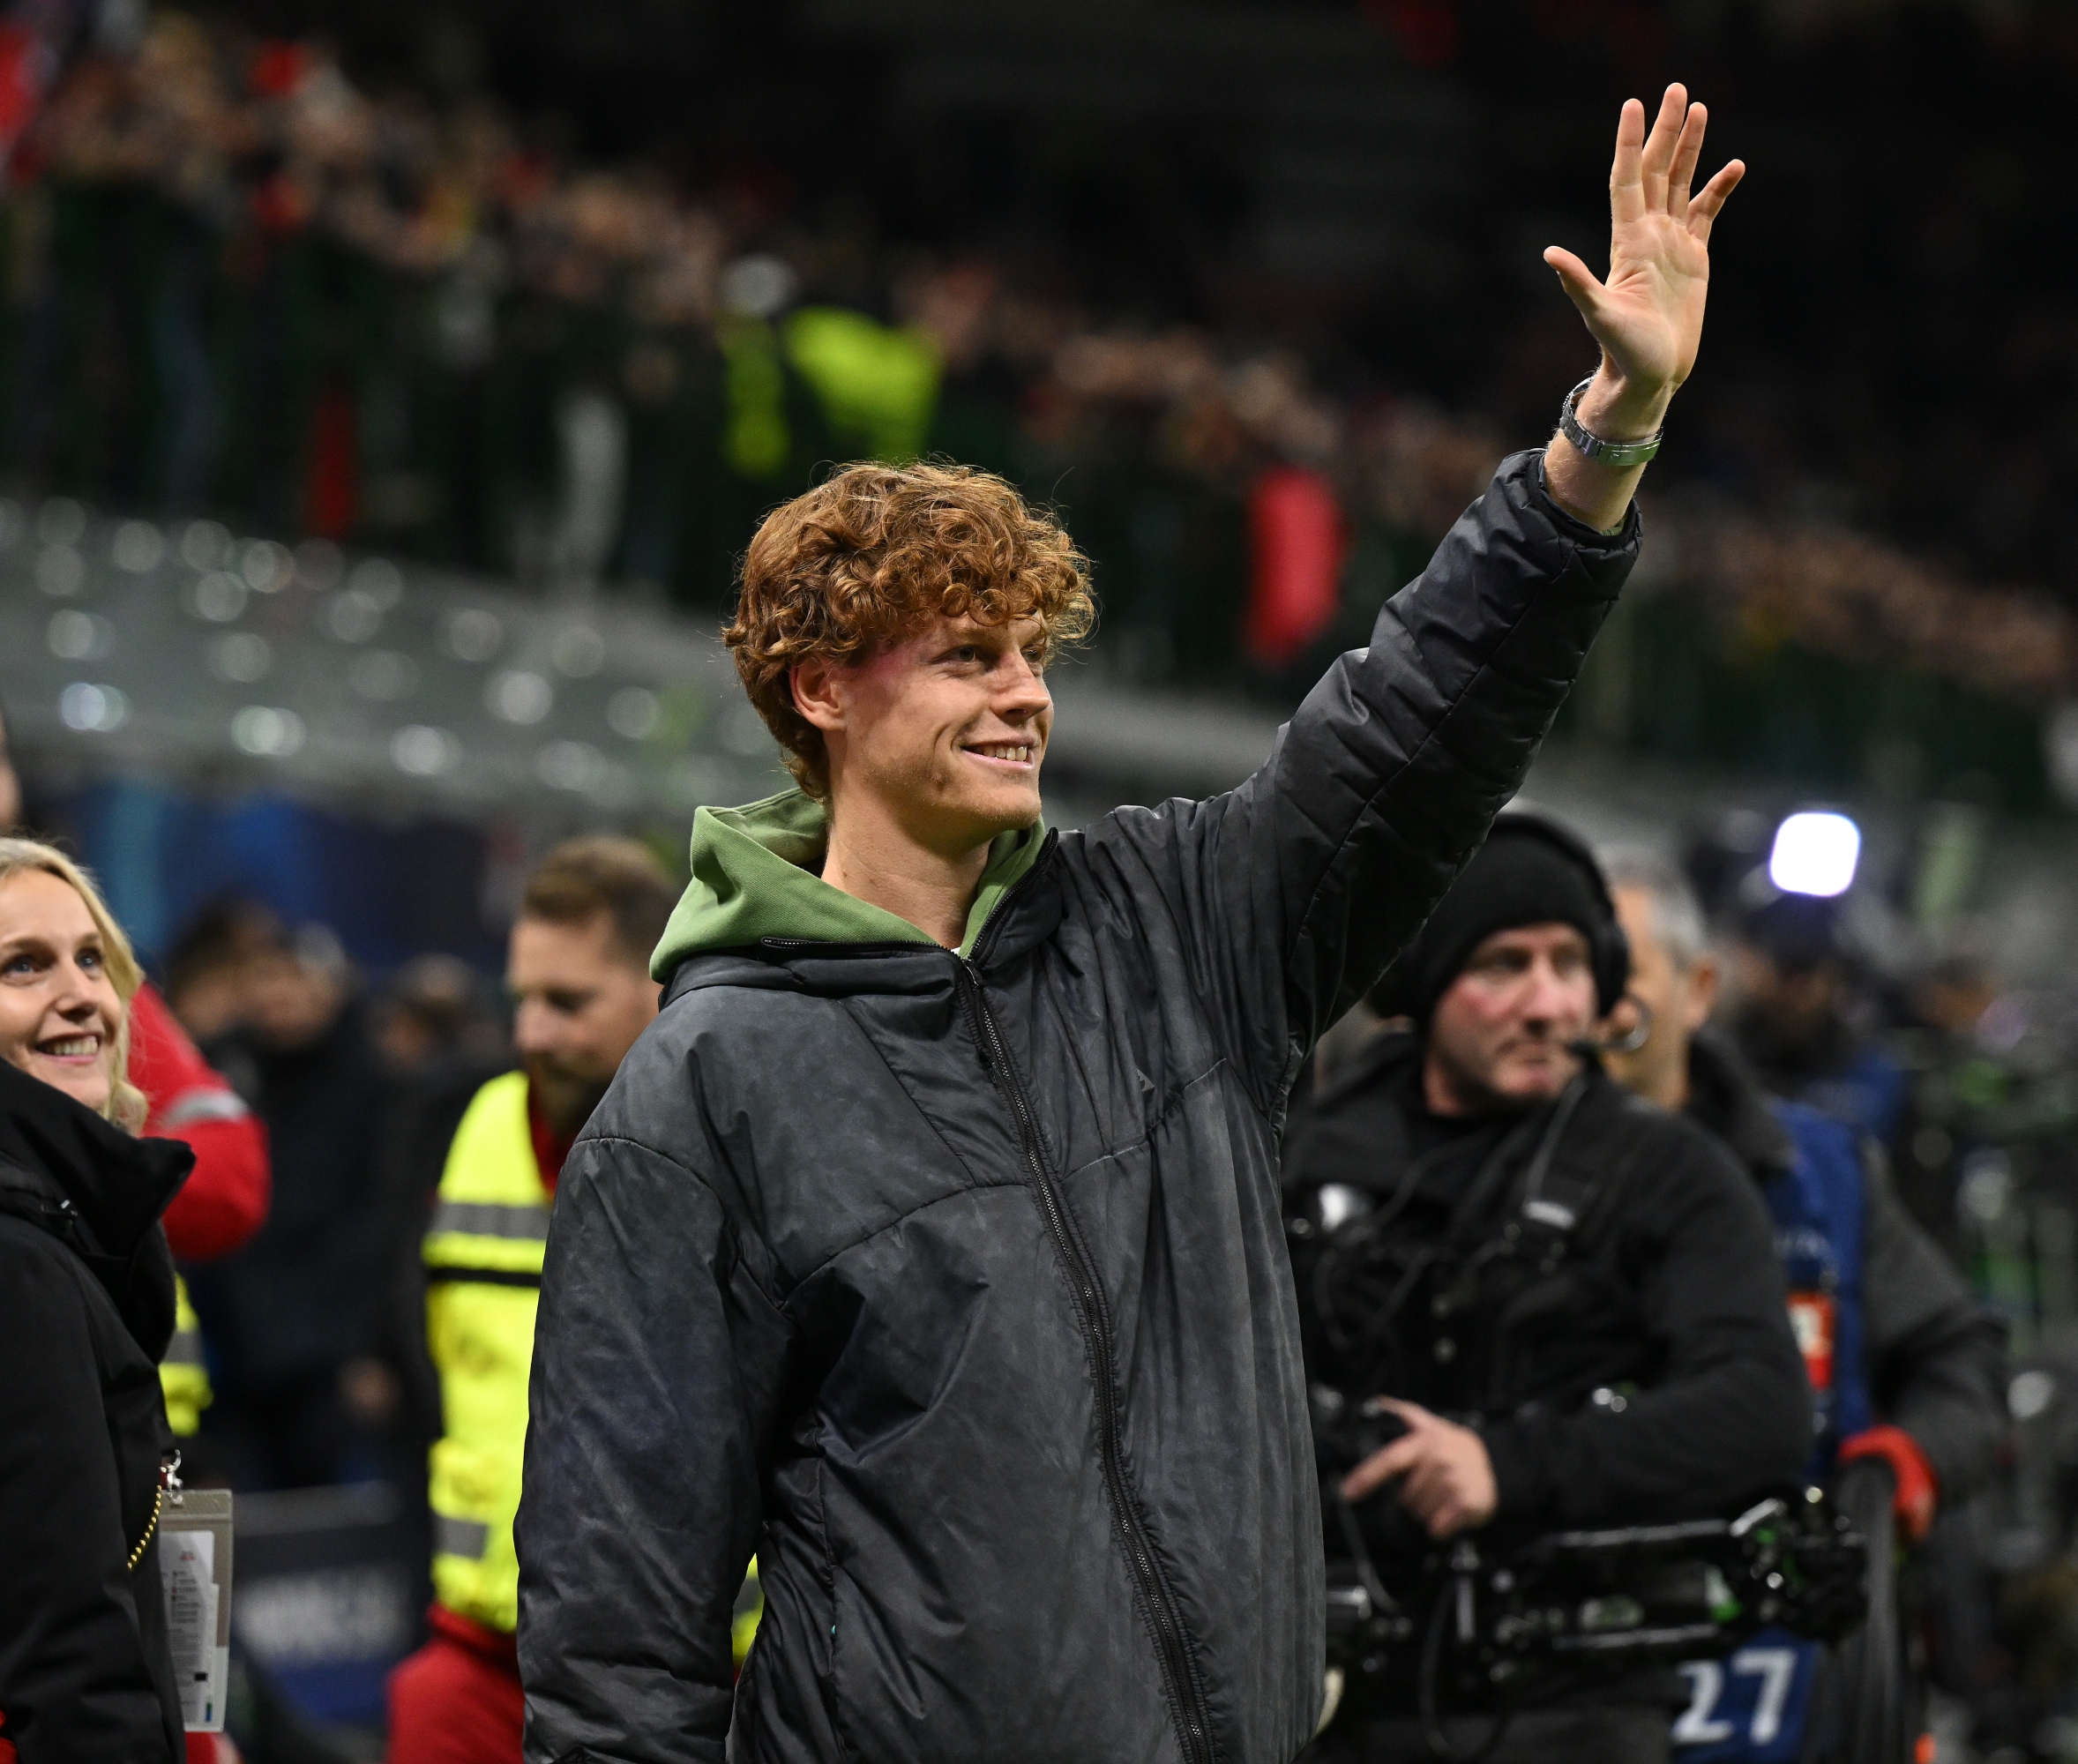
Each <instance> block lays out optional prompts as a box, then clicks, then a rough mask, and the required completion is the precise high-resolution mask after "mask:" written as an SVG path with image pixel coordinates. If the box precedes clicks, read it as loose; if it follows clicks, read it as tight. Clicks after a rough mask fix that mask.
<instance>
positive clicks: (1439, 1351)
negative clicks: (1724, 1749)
mask: <svg viewBox="0 0 2078 1764" xmlns="http://www.w3.org/2000/svg"><path fill="white" fill-rule="evenodd" d="M1627 970H1628V957H1627V953H1626V948H1625V944H1624V938H1623V933H1622V931H1621V930H1620V929H1619V927H1618V923H1617V920H1616V916H1615V913H1614V911H1613V909H1612V908H1611V901H1610V895H1609V890H1608V887H1607V885H1606V884H1605V882H1604V881H1603V877H1602V873H1601V871H1600V870H1599V869H1598V868H1597V867H1596V863H1595V860H1594V858H1593V856H1591V854H1590V853H1589V852H1588V849H1587V848H1586V847H1585V846H1583V845H1582V844H1581V843H1580V841H1577V840H1576V839H1575V838H1573V835H1572V834H1571V833H1567V832H1566V830H1565V829H1564V828H1562V827H1559V826H1557V825H1555V824H1554V823H1552V822H1550V821H1547V820H1544V819H1542V818H1538V817H1535V816H1530V815H1525V814H1507V815H1504V816H1502V817H1501V818H1499V820H1497V821H1496V822H1495V824H1494V827H1493V831H1492V833H1491V835H1490V837H1489V838H1488V840H1487V842H1486V844H1485V846H1484V848H1482V849H1481V850H1480V851H1479V853H1478V854H1477V855H1476V856H1475V857H1474V858H1473V859H1472V861H1471V862H1470V863H1469V864H1468V865H1467V866H1466V868H1465V870H1464V871H1463V872H1462V874H1461V876H1460V877H1459V878H1458V880H1457V881H1456V883H1455V884H1454V886H1452V888H1451V890H1450V892H1449V893H1447V894H1446V895H1445V896H1444V899H1443V901H1442V903H1441V905H1439V907H1438V908H1437V909H1436V911H1435V913H1434V915H1433V916H1431V919H1430V920H1429V923H1428V924H1427V925H1426V926H1425V927H1424V930H1423V931H1422V933H1421V935H1420V936H1419V937H1418V938H1416V940H1415V942H1414V943H1413V944H1412V945H1411V946H1409V949H1408V950H1407V952H1406V953H1405V954H1404V955H1402V958H1401V959H1400V960H1399V962H1398V963H1397V964H1396V965H1395V966H1394V968H1393V969H1392V970H1391V972H1389V973H1388V974H1387V976H1386V978H1385V980H1384V981H1383V982H1382V983H1381V984H1380V986H1379V992H1378V995H1377V996H1376V997H1375V998H1374V999H1373V1003H1374V1005H1376V1006H1377V1008H1378V1009H1379V1012H1380V1013H1382V1014H1383V1015H1384V1016H1386V1017H1387V1019H1388V1022H1387V1026H1386V1028H1383V1029H1382V1030H1380V1031H1379V1033H1378V1034H1377V1035H1374V1036H1373V1037H1372V1038H1371V1039H1370V1040H1369V1041H1368V1042H1367V1043H1364V1045H1363V1046H1362V1047H1361V1048H1360V1049H1359V1050H1357V1052H1356V1053H1355V1054H1354V1055H1353V1056H1351V1057H1349V1058H1345V1060H1344V1061H1343V1062H1342V1065H1341V1067H1340V1068H1339V1069H1338V1070H1337V1071H1335V1072H1334V1073H1333V1074H1332V1075H1330V1076H1329V1077H1328V1078H1327V1080H1326V1081H1325V1082H1324V1083H1323V1084H1322V1085H1321V1087H1320V1088H1319V1089H1318V1090H1317V1091H1316V1093H1315V1094H1314V1095H1313V1096H1312V1099H1311V1101H1310V1103H1308V1104H1307V1106H1306V1107H1305V1108H1304V1110H1303V1112H1302V1113H1301V1114H1300V1115H1299V1117H1298V1118H1297V1120H1296V1121H1295V1123H1294V1125H1293V1129H1292V1132H1291V1135H1290V1138H1289V1141H1288V1144H1287V1147H1286V1152H1285V1165H1284V1167H1285V1218H1286V1230H1287V1233H1288V1235H1289V1240H1290V1243H1291V1247H1292V1255H1293V1263H1294V1271H1295V1274H1296V1275H1297V1286H1298V1293H1299V1308H1300V1320H1301V1328H1302V1331H1303V1335H1304V1348H1305V1354H1306V1361H1307V1372H1308V1375H1309V1380H1310V1382H1311V1384H1312V1387H1313V1391H1314V1406H1315V1416H1316V1424H1317V1426H1318V1429H1319V1435H1320V1444H1321V1446H1322V1448H1323V1449H1322V1461H1323V1463H1324V1464H1326V1465H1327V1466H1328V1467H1329V1468H1328V1469H1327V1479H1326V1481H1325V1482H1324V1484H1323V1486H1322V1491H1321V1492H1322V1497H1323V1500H1324V1503H1325V1504H1326V1506H1327V1508H1328V1513H1327V1536H1328V1539H1329V1544H1330V1552H1331V1556H1333V1557H1341V1556H1342V1555H1344V1554H1345V1553H1354V1552H1353V1551H1349V1550H1348V1549H1347V1547H1346V1540H1348V1539H1349V1537H1350V1536H1351V1535H1352V1534H1354V1535H1355V1536H1357V1537H1360V1538H1361V1539H1362V1540H1363V1542H1364V1549H1365V1551H1366V1553H1368V1555H1369V1556H1370V1558H1371V1561H1372V1567H1373V1568H1374V1569H1375V1570H1376V1572H1377V1573H1378V1574H1379V1577H1380V1578H1381V1579H1382V1580H1383V1581H1384V1582H1385V1586H1386V1589H1387V1591H1388V1592H1390V1593H1392V1594H1393V1595H1394V1596H1395V1597H1396V1598H1399V1599H1400V1600H1401V1601H1402V1603H1409V1604H1410V1605H1412V1606H1413V1608H1415V1609H1417V1610H1425V1609H1427V1608H1428V1604H1429V1603H1432V1602H1433V1598H1434V1596H1435V1595H1434V1592H1433V1590H1432V1589H1426V1588H1429V1586H1430V1581H1429V1576H1430V1575H1431V1572H1432V1570H1433V1567H1434V1565H1435V1563H1436V1562H1437V1561H1438V1560H1439V1558H1440V1555H1441V1551H1439V1544H1441V1543H1442V1542H1443V1541H1444V1540H1447V1539H1450V1538H1454V1537H1455V1536H1459V1535H1460V1534H1461V1533H1466V1532H1476V1533H1478V1534H1479V1541H1480V1543H1481V1544H1482V1546H1483V1549H1484V1551H1485V1553H1486V1555H1487V1558H1488V1559H1489V1560H1491V1559H1493V1558H1496V1557H1497V1556H1498V1557H1505V1556H1506V1554H1507V1552H1508V1551H1510V1550H1511V1549H1512V1548H1514V1547H1515V1546H1516V1545H1518V1544H1521V1543H1524V1542H1527V1541H1528V1540H1529V1539H1530V1538H1533V1537H1536V1536H1538V1535H1540V1534H1542V1533H1545V1532H1550V1531H1556V1530H1561V1529H1572V1528H1578V1527H1592V1526H1600V1525H1609V1524H1615V1523H1633V1522H1649V1521H1678V1520H1684V1519H1697V1518H1703V1517H1708V1516H1711V1515H1715V1514H1728V1513H1731V1512H1735V1511H1737V1510H1738V1509H1739V1508H1740V1507H1741V1506H1743V1505H1744V1504H1745V1503H1746V1502H1747V1501H1748V1500H1749V1499H1752V1498H1753V1497H1755V1496H1757V1495H1760V1494H1762V1493H1765V1492H1768V1491H1772V1490H1773V1489H1775V1488H1776V1487H1779V1486H1781V1485H1782V1484H1785V1483H1788V1482H1790V1480H1791V1479H1793V1478H1794V1477H1795V1476H1796V1475H1797V1472H1798V1466H1799V1465H1800V1463H1801V1462H1802V1461H1803V1459H1804V1456H1805V1453H1806V1451H1807V1450H1808V1448H1809V1445H1810V1439H1811V1396H1810V1393H1809V1391H1808V1389H1807V1388H1806V1387H1805V1377H1804V1367H1803V1364H1802V1362H1801V1360H1800V1359H1799V1357H1798V1350H1797V1346H1796V1342H1795V1341H1794V1339H1793V1338H1792V1336H1791V1334H1790V1327H1789V1324H1788V1320H1787V1316H1786V1312H1785V1311H1784V1300H1783V1276H1782V1273H1781V1269H1780V1267H1779V1265H1778V1264H1777V1262H1776V1260H1775V1251H1774V1245H1773V1240H1772V1238H1771V1236H1770V1233H1769V1227H1768V1215H1767V1213H1766V1211H1765V1209H1764V1208H1763V1207H1762V1206H1761V1205H1760V1200H1759V1198H1758V1196H1757V1195H1756V1194H1755V1192H1754V1191H1753V1184H1752V1183H1751V1181H1749V1180H1747V1179H1746V1178H1745V1176H1744V1175H1743V1173H1742V1172H1741V1171H1740V1170H1739V1169H1738V1165H1737V1164H1736V1163H1735V1162H1733V1161H1732V1160H1731V1158H1730V1156H1729V1155H1727V1154H1726V1152H1725V1151H1724V1149H1723V1147H1722V1146H1721V1145H1720V1144H1718V1143H1717V1141H1716V1140H1714V1139H1712V1138H1711V1137H1710V1136H1709V1135H1708V1134H1707V1133H1705V1132H1702V1131H1701V1130H1700V1129H1699V1128H1697V1127H1696V1126H1694V1125H1693V1124H1691V1123H1689V1122H1687V1121H1686V1120H1684V1119H1681V1118H1680V1117H1676V1116H1672V1115H1669V1114H1666V1113H1664V1112H1663V1111H1662V1110H1657V1109H1655V1108H1653V1107H1651V1106H1650V1105H1648V1104H1646V1103H1641V1102H1639V1101H1637V1100H1636V1099H1634V1098H1632V1097H1630V1096H1628V1095H1626V1093H1625V1092H1624V1091H1623V1090H1622V1089H1621V1088H1618V1086H1617V1085H1616V1084H1615V1083H1613V1082H1612V1081H1611V1080H1610V1079H1609V1078H1608V1077H1606V1076H1605V1075H1604V1074H1603V1071H1602V1069H1601V1065H1600V1064H1599V1061H1598V1058H1597V1057H1596V1033H1597V1030H1598V1028H1599V1026H1600V1024H1601V1022H1602V1020H1603V1018H1605V1017H1606V1016H1607V1015H1608V1014H1609V1013H1610V1012H1611V1010H1612V1009H1613V1008H1614V1006H1615V1005H1616V1004H1617V1002H1618V999H1619V998H1621V997H1622V996H1623V992H1624V989H1625V983H1626V977H1627ZM1684 1701H1686V1694H1685V1692H1684V1688H1683V1686H1682V1681H1681V1679H1680V1678H1679V1676H1678V1674H1677V1673H1675V1672H1673V1671H1663V1672H1659V1671H1653V1672H1641V1673H1637V1674H1633V1675H1632V1676H1631V1677H1629V1678H1623V1679H1620V1680H1618V1681H1615V1682H1613V1683H1607V1682H1605V1683H1603V1685H1601V1686H1599V1687H1597V1688H1596V1689H1595V1690H1594V1691H1593V1692H1592V1693H1580V1694H1579V1695H1578V1696H1576V1697H1574V1698H1573V1699H1571V1700H1560V1701H1558V1702H1557V1703H1555V1704H1551V1705H1548V1706H1544V1707H1542V1708H1539V1709H1538V1710H1536V1711H1535V1712H1532V1713H1529V1714H1525V1715H1518V1716H1517V1717H1516V1718H1515V1720H1514V1722H1513V1723H1511V1725H1510V1727H1509V1729H1508V1731H1507V1734H1506V1737H1505V1738H1503V1739H1502V1741H1501V1744H1500V1745H1499V1749H1498V1750H1497V1751H1495V1752H1494V1753H1492V1754H1491V1756H1492V1759H1493V1760H1495V1764H1508V1760H1518V1759H1520V1760H1532V1759H1534V1760H1538V1764H1566V1760H1574V1759H1578V1760H1582V1764H1588V1760H1592V1764H1633V1760H1663V1759H1665V1758H1666V1756H1667V1755H1668V1745H1669V1739H1668V1730H1669V1726H1670V1723H1671V1717H1672V1715H1673V1713H1674V1712H1675V1711H1676V1710H1677V1709H1678V1708H1679V1707H1680V1706H1681V1704H1682V1703H1683V1702H1684ZM1417 1711H1418V1692H1417V1686H1416V1683H1414V1682H1413V1681H1412V1679H1411V1678H1410V1676H1409V1675H1407V1674H1402V1673H1396V1672H1394V1671H1378V1672H1375V1673H1372V1674H1364V1673H1363V1672H1361V1671H1359V1672H1357V1673H1355V1674H1352V1675H1351V1681H1350V1682H1349V1685H1348V1686H1347V1689H1346V1691H1345V1694H1344V1696H1343V1700H1342V1708H1341V1709H1340V1711H1339V1712H1338V1714H1337V1715H1336V1717H1335V1719H1334V1722H1333V1723H1332V1725H1331V1727H1330V1729H1329V1730H1328V1732H1327V1735H1326V1736H1325V1737H1324V1738H1323V1740H1322V1741H1321V1745H1320V1750H1319V1753H1318V1756H1319V1758H1321V1759H1322V1760H1334V1764H1343V1760H1347V1764H1357V1760H1362V1764H1377V1760H1401V1759H1406V1760H1419V1759H1424V1758H1426V1757H1428V1756H1429V1755H1430V1748H1429V1745H1428V1739H1427V1736H1426V1734H1425V1731H1424V1726H1425V1723H1424V1722H1423V1721H1422V1720H1421V1719H1419V1718H1418V1714H1417ZM1443 1725H1444V1727H1445V1729H1446V1733H1447V1734H1448V1736H1449V1738H1451V1739H1452V1741H1453V1745H1454V1750H1456V1751H1458V1752H1460V1753H1468V1754H1469V1753H1472V1752H1474V1751H1476V1748H1477V1746H1478V1745H1479V1743H1480V1742H1481V1741H1482V1740H1484V1738H1485V1737H1486V1736H1487V1735H1488V1734H1489V1733H1490V1732H1491V1721H1490V1720H1487V1719H1484V1718H1473V1717H1469V1716H1468V1717H1462V1718H1460V1719H1455V1720H1454V1719H1451V1718H1449V1717H1448V1716H1447V1715H1446V1717H1445V1719H1444V1721H1443Z"/></svg>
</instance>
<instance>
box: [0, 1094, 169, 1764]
mask: <svg viewBox="0 0 2078 1764" xmlns="http://www.w3.org/2000/svg"><path fill="white" fill-rule="evenodd" d="M193 1162H194V1154H193V1153H192V1152H191V1151H190V1150H189V1149H188V1148H187V1147H185V1146H183V1145H181V1144H179V1143H177V1142H176V1141H175V1140H138V1139H132V1138H131V1136H130V1135H129V1134H127V1133H125V1132H122V1131H121V1130H120V1129H119V1128H116V1127H114V1126H111V1125H109V1124H108V1122H106V1121H104V1120H102V1119H101V1117H99V1116H98V1115H95V1114H94V1113H93V1112H92V1111H91V1110H87V1109H85V1108H83V1107H81V1106H80V1104H78V1103H75V1102H74V1101H72V1099H71V1097H69V1096H67V1095H64V1093H63V1092H61V1091H58V1090H56V1089H53V1088H51V1087H50V1086H49V1085H48V1084H44V1083H42V1082H41V1081H39V1080H36V1079H34V1078H31V1077H30V1076H28V1074H26V1073H23V1072H20V1071H19V1070H18V1069H16V1068H15V1067H14V1066H11V1065H7V1064H5V1063H4V1062H0V1514H4V1517H0V1735H4V1737H5V1738H7V1739H8V1740H9V1741H11V1743H12V1745H13V1746H14V1748H15V1751H16V1753H17V1754H18V1755H19V1758H20V1760H21V1764H85V1760H93V1764H177V1760H180V1759H181V1758H183V1756H184V1755H185V1752H184V1746H185V1742H184V1740H183V1737H182V1732H181V1717H180V1704H179V1701H178V1700H177V1698H176V1693H175V1689H174V1682H173V1661H172V1657H171V1656H170V1654H169V1652H168V1645H167V1633H166V1614H165V1609H164V1606H163V1604H162V1603H161V1596H160V1590H159V1555H158V1540H157V1537H156V1536H155V1535H154V1536H153V1538H152V1541H151V1544H150V1545H149V1546H148V1547H147V1548H146V1550H145V1551H144V1553H143V1555H142V1556H141V1557H140V1558H139V1559H138V1564H137V1566H136V1568H135V1569H134V1570H132V1569H131V1567H130V1566H129V1562H130V1558H131V1553H132V1551H135V1550H136V1549H137V1546H138V1543H139V1541H140V1540H141V1539H143V1538H144V1537H145V1536H146V1532H147V1530H152V1529H153V1518H154V1507H155V1504H156V1496H157V1490H158V1487H159V1476H160V1466H161V1461H163V1456H164V1454H166V1453H167V1452H168V1450H169V1449H170V1447H171V1446H172V1444H173V1436H172V1434H171V1433H170V1432H169V1431H168V1429H167V1425H166V1406H165V1401H164V1399H163V1398H162V1397H161V1394H160V1389H159V1367H158V1363H159V1358H160V1356H161V1354H163V1353H164V1352H165V1350H166V1344H167V1342H168V1340H169V1339H170V1338H171V1336H172V1334H173V1260H172V1258H171V1257H170V1256H169V1255H168V1252H167V1248H166V1234H165V1233H164V1232H163V1231H162V1230H160V1229H159V1215H161V1213H162V1212H164V1211H165V1209H166V1204H167V1202H168V1201H169V1200H172V1199H173V1197H174V1195H175V1193H176V1192H177V1191H178V1190H179V1188H180V1185H181V1184H182V1182H183V1180H184V1179H185V1178H186V1176H187V1173H188V1170H189V1168H190V1166H191V1164H192V1163H193Z"/></svg>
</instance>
